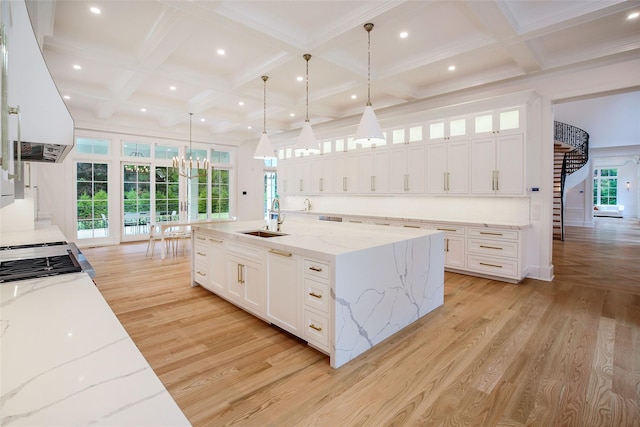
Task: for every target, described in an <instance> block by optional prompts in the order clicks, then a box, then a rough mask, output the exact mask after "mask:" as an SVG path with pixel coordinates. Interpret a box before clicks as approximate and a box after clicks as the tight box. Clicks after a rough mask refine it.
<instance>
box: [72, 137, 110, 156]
mask: <svg viewBox="0 0 640 427" xmlns="http://www.w3.org/2000/svg"><path fill="white" fill-rule="evenodd" d="M76 151H77V152H78V153H81V154H100V155H108V154H109V141H108V140H106V139H92V138H78V139H76Z"/></svg>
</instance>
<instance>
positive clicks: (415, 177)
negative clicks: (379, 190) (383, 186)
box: [389, 144, 426, 194]
mask: <svg viewBox="0 0 640 427" xmlns="http://www.w3.org/2000/svg"><path fill="white" fill-rule="evenodd" d="M425 161H426V159H425V149H424V145H415V146H412V145H410V144H405V145H403V146H400V147H394V148H393V149H392V150H391V172H390V174H389V188H390V190H391V192H392V193H395V194H422V193H424V190H425V167H424V165H425Z"/></svg>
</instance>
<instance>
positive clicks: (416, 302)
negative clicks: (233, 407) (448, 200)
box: [192, 218, 444, 368]
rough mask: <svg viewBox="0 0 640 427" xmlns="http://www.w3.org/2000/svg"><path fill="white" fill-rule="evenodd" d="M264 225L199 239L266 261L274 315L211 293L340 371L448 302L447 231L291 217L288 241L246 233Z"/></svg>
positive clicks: (227, 226)
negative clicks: (277, 329) (299, 341)
mask: <svg viewBox="0 0 640 427" xmlns="http://www.w3.org/2000/svg"><path fill="white" fill-rule="evenodd" d="M263 224H264V223H263V222H262V221H240V222H233V223H220V224H203V225H198V226H194V239H192V240H193V241H197V239H198V238H199V237H205V236H206V237H211V238H216V239H220V240H223V241H224V242H225V245H227V246H226V250H225V252H226V254H225V257H227V259H236V258H235V257H237V256H238V255H237V254H235V253H234V252H237V251H236V250H235V249H234V248H236V247H237V246H241V247H243V248H245V250H249V248H251V249H252V250H253V254H254V256H253V262H254V263H256V262H257V261H256V260H257V259H263V260H265V259H266V260H267V261H266V265H265V264H263V270H262V273H261V275H262V277H263V282H262V283H261V282H260V281H259V279H255V280H257V283H258V284H259V286H261V287H262V292H264V294H262V293H256V294H255V295H258V298H261V295H266V302H265V304H267V309H266V313H265V312H261V311H260V310H255V309H252V308H251V307H250V306H249V308H247V307H248V306H247V305H246V304H244V302H243V301H240V300H238V299H237V298H234V297H233V296H231V295H230V294H226V295H225V293H224V292H218V291H216V290H215V289H214V288H208V289H210V290H212V291H213V292H214V293H217V294H218V295H220V296H222V297H223V298H226V299H228V300H229V301H230V302H232V303H234V304H236V305H238V306H239V307H241V308H244V309H247V310H248V311H250V312H252V313H254V314H256V315H257V316H258V317H260V318H262V319H264V320H266V321H268V322H271V323H275V324H276V325H278V326H280V327H282V328H284V329H286V330H287V331H289V332H291V333H293V334H295V335H296V336H298V337H300V338H302V339H304V340H306V341H307V342H308V343H309V345H311V346H313V347H314V348H316V349H318V350H320V351H323V352H325V353H327V354H328V355H329V356H330V364H331V366H332V367H334V368H338V367H340V366H341V365H343V364H345V363H347V362H348V361H349V360H351V359H353V358H355V357H357V356H358V355H360V354H362V353H363V352H365V351H367V350H368V349H370V348H372V347H373V346H375V345H376V344H378V343H380V342H381V341H383V340H384V339H386V338H388V337H390V336H391V335H393V334H395V333H396V332H398V331H400V330H401V329H403V328H405V327H406V326H408V325H409V324H411V323H413V322H415V321H416V320H418V319H419V318H421V317H423V316H425V315H426V314H428V313H430V312H431V311H433V310H435V309H436V308H438V307H439V306H441V305H442V304H443V303H444V255H443V254H444V238H443V235H444V234H443V233H442V232H439V231H435V230H427V229H403V228H395V227H389V228H386V227H385V228H384V229H382V230H381V229H380V227H376V226H372V225H368V224H350V223H326V222H322V221H309V220H300V219H295V218H293V219H291V218H287V222H286V223H285V224H284V227H283V234H282V235H277V236H275V237H269V238H265V237H257V236H252V235H247V234H244V233H243V232H246V231H256V230H260V229H262V227H263ZM194 252H195V251H194ZM260 254H262V255H260ZM288 254H291V255H290V256H289V255H288ZM194 256H195V255H194ZM277 257H282V258H277ZM289 258H290V259H289ZM209 261H210V262H209V265H211V264H212V263H213V262H214V260H209ZM195 263H196V260H195V259H194V265H195ZM239 264H241V263H236V264H234V265H235V266H234V267H233V268H228V269H227V274H228V275H230V276H232V275H233V279H234V280H235V278H236V276H237V277H239V278H240V279H239V281H240V282H241V281H242V279H243V277H245V276H243V273H241V272H240V268H241V267H238V265H239ZM265 268H266V270H265ZM232 270H233V271H232ZM258 271H259V270H257V271H255V273H256V274H258ZM235 272H237V274H235ZM232 273H233V274H232ZM199 277H200V276H198V275H197V274H195V271H194V274H193V275H192V278H193V283H194V285H198V284H200V283H199V280H201V279H200V278H199ZM245 280H246V279H245ZM232 281H233V280H231V278H229V282H232ZM254 283H256V282H254ZM230 286H231V284H230ZM278 298H282V300H277V299H278Z"/></svg>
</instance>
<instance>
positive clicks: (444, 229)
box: [436, 227, 457, 233]
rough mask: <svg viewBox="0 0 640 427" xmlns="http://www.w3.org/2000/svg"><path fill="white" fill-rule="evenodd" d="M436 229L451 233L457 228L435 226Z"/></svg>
mask: <svg viewBox="0 0 640 427" xmlns="http://www.w3.org/2000/svg"><path fill="white" fill-rule="evenodd" d="M436 230H438V231H451V232H452V233H455V232H456V231H457V230H455V229H453V228H440V227H438V228H436Z"/></svg>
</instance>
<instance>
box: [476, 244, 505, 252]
mask: <svg viewBox="0 0 640 427" xmlns="http://www.w3.org/2000/svg"><path fill="white" fill-rule="evenodd" d="M480 247H481V248H485V249H498V250H500V251H501V250H502V248H501V247H498V246H487V245H480Z"/></svg>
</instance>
